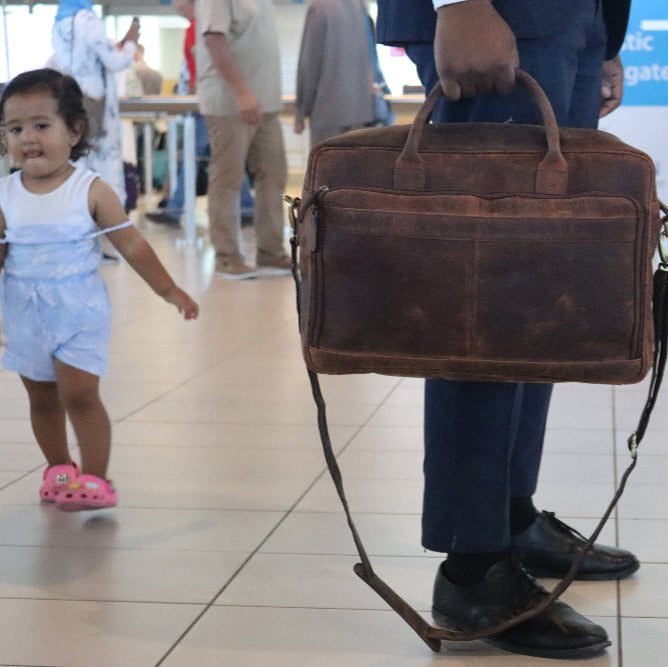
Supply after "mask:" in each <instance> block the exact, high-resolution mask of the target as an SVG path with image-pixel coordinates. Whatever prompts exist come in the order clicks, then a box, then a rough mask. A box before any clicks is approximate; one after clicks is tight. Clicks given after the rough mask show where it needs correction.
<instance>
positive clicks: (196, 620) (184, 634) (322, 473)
mask: <svg viewBox="0 0 668 667" xmlns="http://www.w3.org/2000/svg"><path fill="white" fill-rule="evenodd" d="M400 384H401V381H399V382H397V383H396V385H395V386H394V387H392V389H391V390H390V391H389V392H388V394H387V395H386V396H385V398H384V399H383V400H382V401H380V402H379V404H378V405H377V406H376V407H375V409H374V410H373V411H372V412H371V414H370V415H369V416H368V417H367V419H366V420H365V421H364V422H363V423H362V424H360V425H359V426H358V427H357V428H356V429H355V431H354V433H352V434H351V435H350V437H349V438H348V440H347V442H346V443H345V444H344V445H342V447H341V448H340V449H339V450H338V451H336V454H335V456H336V458H338V457H339V456H340V455H341V454H342V453H343V452H344V451H345V450H346V449H347V448H348V447H349V446H350V445H351V443H352V442H353V440H354V439H355V438H356V437H357V436H358V435H359V433H360V432H361V431H362V429H363V428H364V427H365V426H366V425H367V424H368V423H369V421H371V419H373V417H374V416H375V415H376V414H377V413H378V411H379V410H380V408H381V407H382V406H383V405H384V404H385V402H386V401H387V399H388V398H389V397H390V396H391V395H392V393H393V392H394V391H395V390H396V388H397V387H398V386H399V385H400ZM328 472H329V470H328V468H327V467H325V468H323V469H322V470H321V471H320V473H319V474H318V475H317V476H316V477H315V479H314V480H313V482H312V483H311V484H309V486H308V487H307V488H306V489H305V490H304V491H303V493H302V494H301V495H300V496H299V497H298V498H297V499H296V500H295V502H294V503H293V504H292V505H291V506H290V508H289V509H288V510H287V511H286V512H285V514H284V515H283V516H282V517H281V518H280V519H279V520H278V522H277V523H276V525H274V527H273V528H272V529H271V530H270V531H269V532H268V533H267V534H266V535H265V537H264V538H263V539H262V540H261V541H260V543H259V544H258V545H257V546H256V547H255V549H254V550H253V551H252V552H251V553H250V554H249V555H248V556H247V557H246V558H245V559H244V561H243V562H242V563H241V565H240V566H239V567H238V568H237V569H236V570H235V572H234V573H233V574H232V575H231V576H230V577H229V578H228V580H227V581H226V582H225V583H224V584H223V586H222V587H221V588H220V590H219V591H218V592H217V593H216V594H215V595H214V597H213V598H212V599H211V600H210V601H209V602H208V603H207V605H206V607H205V608H204V609H203V610H202V611H201V612H200V613H199V614H198V615H197V616H196V617H195V618H194V619H193V620H192V622H191V623H190V624H189V625H188V627H187V628H186V629H185V630H184V631H183V632H182V633H181V635H179V637H177V639H176V641H175V642H174V643H173V644H172V646H170V648H169V649H168V650H167V651H166V653H165V654H164V655H163V656H162V658H160V660H159V661H158V662H157V663H156V664H155V667H160V665H163V664H164V662H165V660H166V659H167V658H168V657H169V656H170V655H171V654H172V653H173V652H174V650H175V649H176V648H177V647H178V645H179V644H180V643H181V642H182V641H183V640H184V639H185V638H186V637H187V636H188V634H189V633H190V632H191V630H193V629H194V627H195V626H196V625H197V623H199V621H200V620H201V619H202V618H203V617H204V615H205V614H206V613H207V612H208V611H209V610H210V609H211V608H212V607H213V606H214V604H215V601H216V600H217V599H218V598H219V597H220V596H221V595H222V594H223V593H224V592H225V591H226V590H227V588H228V587H229V586H230V584H231V583H232V582H233V581H234V580H235V579H236V578H237V576H239V574H240V573H241V572H242V571H243V569H244V568H245V567H246V565H248V563H249V562H250V561H251V560H252V559H253V558H254V557H255V556H256V555H257V554H258V553H259V552H260V550H261V549H262V547H263V546H264V545H265V544H266V543H267V541H268V540H269V539H270V538H271V537H272V535H274V534H275V532H276V531H277V530H278V528H279V527H280V526H281V525H283V523H284V522H285V521H286V520H287V518H288V517H289V516H291V515H292V514H293V513H294V511H295V509H296V507H297V506H298V505H299V503H300V502H301V501H302V500H303V499H304V498H305V497H306V495H307V494H308V493H309V492H310V491H311V490H312V489H313V487H315V485H316V484H317V483H318V482H319V481H320V480H321V479H322V478H323V477H324V476H325V475H326V474H327V473H328Z"/></svg>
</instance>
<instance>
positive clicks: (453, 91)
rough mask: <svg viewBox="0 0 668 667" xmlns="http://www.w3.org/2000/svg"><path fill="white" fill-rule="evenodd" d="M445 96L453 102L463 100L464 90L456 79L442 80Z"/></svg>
mask: <svg viewBox="0 0 668 667" xmlns="http://www.w3.org/2000/svg"><path fill="white" fill-rule="evenodd" d="M441 88H442V89H443V95H445V97H446V98H447V99H449V100H450V101H451V102H459V100H460V99H461V98H462V90H461V88H460V86H459V84H458V83H457V82H456V81H455V80H454V79H441Z"/></svg>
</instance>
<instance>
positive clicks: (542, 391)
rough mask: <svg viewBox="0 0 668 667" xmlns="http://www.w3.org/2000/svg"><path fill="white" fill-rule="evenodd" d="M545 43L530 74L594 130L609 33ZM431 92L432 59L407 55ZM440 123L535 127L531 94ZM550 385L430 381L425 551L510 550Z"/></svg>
mask: <svg viewBox="0 0 668 667" xmlns="http://www.w3.org/2000/svg"><path fill="white" fill-rule="evenodd" d="M588 31H589V28H585V29H581V30H580V31H579V32H576V33H573V34H570V33H566V32H565V33H563V34H557V35H555V36H553V37H552V38H551V39H545V40H529V39H526V40H518V48H519V50H520V61H521V66H522V68H523V69H525V70H526V71H528V72H529V73H531V74H533V75H534V76H535V77H536V78H537V79H538V81H539V82H540V84H541V85H542V87H543V88H544V90H545V92H546V93H547V95H548V97H549V98H550V100H551V102H552V104H553V107H554V110H555V113H556V115H557V120H558V122H559V124H560V125H578V126H583V127H595V125H596V120H597V118H598V109H599V104H600V68H601V63H602V50H603V47H604V44H603V42H602V40H601V33H600V25H593V24H592V26H591V34H588ZM407 52H408V54H409V56H411V58H412V59H414V61H415V62H416V64H417V66H418V71H419V73H420V75H421V76H422V77H423V84H424V85H425V88H427V89H430V88H431V87H433V85H435V83H436V82H437V80H438V75H437V73H436V68H435V66H434V63H433V51H431V50H430V49H429V48H428V47H426V45H416V46H415V47H413V46H410V47H408V48H407ZM441 113H442V114H443V115H442V116H441V117H440V118H439V117H437V116H435V117H433V118H434V120H436V121H439V120H458V121H465V120H476V121H477V120H491V121H504V120H508V119H510V118H512V120H513V121H514V122H535V112H534V106H533V104H532V103H531V102H530V101H529V100H527V99H526V98H525V97H523V96H522V94H519V95H513V96H511V97H505V98H498V97H497V98H491V97H490V98H485V99H477V100H475V101H472V100H467V101H464V102H462V103H458V104H446V105H444V106H443V107H442V112H441ZM550 392H551V389H550V387H549V385H543V386H541V385H517V384H506V383H461V382H447V381H443V380H433V381H431V380H430V381H427V383H426V389H425V463H424V467H425V499H424V508H423V544H424V546H425V547H427V548H429V549H433V550H435V551H446V552H447V551H451V550H455V551H459V552H478V551H498V550H502V549H504V548H507V546H508V544H509V540H510V535H509V523H508V504H509V499H510V497H511V495H522V494H524V493H533V490H535V485H536V481H537V476H538V469H539V465H540V458H541V454H542V445H543V434H544V427H545V419H546V416H547V410H548V406H549V399H550Z"/></svg>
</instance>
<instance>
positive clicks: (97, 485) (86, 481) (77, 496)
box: [56, 475, 118, 512]
mask: <svg viewBox="0 0 668 667" xmlns="http://www.w3.org/2000/svg"><path fill="white" fill-rule="evenodd" d="M117 502H118V496H117V495H116V490H115V489H114V485H113V484H112V483H111V482H110V481H109V480H104V479H101V478H100V477H96V476H95V475H79V476H78V477H77V478H76V480H75V481H74V482H73V483H72V484H69V485H68V486H67V487H66V488H64V489H63V490H62V491H60V492H59V493H58V495H57V496H56V507H57V508H58V509H60V510H63V511H64V512H81V511H82V510H98V509H104V508H105V507H115V505H116V503H117Z"/></svg>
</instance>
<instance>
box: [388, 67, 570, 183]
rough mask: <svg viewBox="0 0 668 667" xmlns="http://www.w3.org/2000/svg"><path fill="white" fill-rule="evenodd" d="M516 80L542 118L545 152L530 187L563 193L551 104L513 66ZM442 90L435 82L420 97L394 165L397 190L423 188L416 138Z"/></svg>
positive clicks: (564, 172) (563, 167)
mask: <svg viewBox="0 0 668 667" xmlns="http://www.w3.org/2000/svg"><path fill="white" fill-rule="evenodd" d="M516 75H517V81H518V82H519V83H521V84H522V85H523V86H524V87H525V88H526V90H527V91H528V92H529V94H530V96H531V98H532V100H533V101H534V102H535V104H536V106H537V107H538V110H539V111H540V114H541V117H542V119H543V127H544V128H545V135H546V138H547V152H546V154H545V157H544V158H543V159H542V160H541V161H540V163H539V165H538V167H537V169H536V183H535V189H534V191H535V192H536V193H537V194H557V195H558V194H565V193H566V188H567V185H568V163H567V162H566V160H565V159H564V156H563V155H562V153H561V142H560V138H559V126H558V125H557V119H556V117H555V115H554V110H553V109H552V105H551V104H550V101H549V100H548V98H547V95H546V94H545V92H544V91H543V89H542V88H541V87H540V85H539V84H538V82H537V81H536V80H535V79H534V78H533V77H532V76H531V75H530V74H528V73H527V72H525V71H524V70H521V69H518V70H516ZM442 94H443V91H442V89H441V84H440V83H437V84H436V85H435V86H434V87H433V88H432V90H431V92H430V93H429V95H428V96H427V99H426V100H425V101H424V103H423V104H422V106H421V107H420V110H419V111H418V113H417V115H416V116H415V120H414V121H413V124H412V126H411V129H410V131H409V133H408V138H407V139H406V143H405V144H404V148H403V150H402V151H401V155H399V157H398V158H397V161H396V162H395V165H394V187H395V188H396V189H398V190H424V187H425V166H424V161H423V159H422V156H421V155H420V139H421V138H422V131H423V129H424V127H425V125H427V124H428V122H429V118H430V117H431V114H432V112H433V111H434V107H435V106H436V102H438V100H439V99H440V98H441V95H442Z"/></svg>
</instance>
